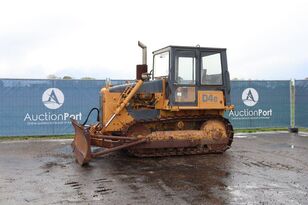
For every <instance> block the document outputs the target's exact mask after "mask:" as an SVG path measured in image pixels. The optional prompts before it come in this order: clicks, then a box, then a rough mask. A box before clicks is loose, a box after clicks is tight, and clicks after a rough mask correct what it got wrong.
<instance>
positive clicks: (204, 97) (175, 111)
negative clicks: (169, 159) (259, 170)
mask: <svg viewBox="0 0 308 205" xmlns="http://www.w3.org/2000/svg"><path fill="white" fill-rule="evenodd" d="M138 45H139V46H140V47H141V48H142V53H143V55H142V64H141V65H137V69H136V81H135V82H134V83H128V84H125V85H118V86H106V87H104V88H102V89H101V91H100V92H101V96H102V97H101V102H100V104H101V107H100V109H98V108H93V109H92V110H91V111H90V113H89V115H88V117H87V119H86V121H85V122H84V123H83V124H79V123H78V122H77V121H76V120H74V119H71V121H72V125H73V127H74V129H75V137H74V140H73V142H72V147H73V152H74V154H75V157H76V161H77V162H78V163H79V164H80V165H84V164H87V163H88V162H89V161H90V160H91V159H92V158H96V157H99V156H104V155H106V154H108V153H110V152H113V151H117V150H122V149H124V150H126V151H127V152H128V153H129V154H131V155H134V156H137V157H157V156H159V157H162V156H174V155H192V154H206V153H223V152H224V151H226V150H227V149H229V148H230V147H231V144H232V141H233V128H232V125H231V124H230V122H229V121H228V120H227V119H225V118H224V117H223V115H224V111H225V110H230V109H233V107H234V106H233V105H231V103H230V78H229V72H228V69H227V62H226V49H221V48H206V47H180V46H168V47H165V48H162V49H160V50H158V51H154V52H153V54H154V59H153V64H154V66H153V69H152V70H151V72H149V73H148V67H147V63H146V62H147V58H146V55H147V47H146V46H145V45H144V44H143V43H141V42H138ZM196 62H201V63H196ZM94 110H96V111H97V113H98V116H97V123H96V124H93V125H86V123H87V121H88V118H89V116H90V115H91V113H92V111H94ZM99 110H102V113H101V115H100V112H99ZM92 147H101V148H104V149H97V150H95V151H94V150H92Z"/></svg>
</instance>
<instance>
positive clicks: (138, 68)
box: [136, 41, 148, 80]
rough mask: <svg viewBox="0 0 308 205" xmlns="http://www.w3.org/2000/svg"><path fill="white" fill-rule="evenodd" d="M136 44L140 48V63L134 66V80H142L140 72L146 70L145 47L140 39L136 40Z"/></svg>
mask: <svg viewBox="0 0 308 205" xmlns="http://www.w3.org/2000/svg"><path fill="white" fill-rule="evenodd" d="M138 46H139V47H140V48H142V64H141V65H137V68H136V80H142V74H143V73H147V72H148V65H147V47H146V45H144V44H143V43H141V42H140V41H138Z"/></svg>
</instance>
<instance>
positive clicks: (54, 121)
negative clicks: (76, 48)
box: [0, 79, 308, 136]
mask: <svg viewBox="0 0 308 205" xmlns="http://www.w3.org/2000/svg"><path fill="white" fill-rule="evenodd" d="M125 82H127V80H111V83H112V84H113V85H115V84H123V83H125ZM105 83H106V82H105V80H28V79H27V80H19V79H0V99H1V100H0V136H34V135H64V134H72V133H73V128H72V126H71V124H70V120H69V119H70V117H73V118H75V119H76V120H78V121H81V122H83V121H84V120H85V119H86V117H87V114H88V112H89V110H90V109H91V108H93V107H99V92H100V90H101V88H102V87H104V86H105ZM290 83H291V81H232V82H231V101H232V103H233V104H234V105H235V109H234V110H232V111H228V112H226V114H225V117H227V118H229V119H230V121H231V123H232V124H233V126H234V127H235V128H269V127H289V126H290V122H291V111H290V109H291V107H292V106H291V100H290V99H291V98H290V85H291V84H290ZM295 90H296V92H295V107H296V109H295V111H296V112H295V116H296V117H295V122H296V126H299V127H308V121H307V120H306V119H307V117H308V81H295ZM92 117H93V118H91V119H90V121H93V122H94V121H95V119H94V116H92Z"/></svg>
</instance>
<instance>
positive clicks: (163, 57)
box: [154, 51, 169, 78]
mask: <svg viewBox="0 0 308 205" xmlns="http://www.w3.org/2000/svg"><path fill="white" fill-rule="evenodd" d="M168 73H169V52H168V51H167V52H164V53H160V54H156V55H155V56H154V78H162V77H166V76H168Z"/></svg>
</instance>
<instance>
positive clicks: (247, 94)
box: [242, 88, 259, 107]
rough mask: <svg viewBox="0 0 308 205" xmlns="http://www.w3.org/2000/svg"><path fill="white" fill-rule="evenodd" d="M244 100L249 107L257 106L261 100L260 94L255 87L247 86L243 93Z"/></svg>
mask: <svg viewBox="0 0 308 205" xmlns="http://www.w3.org/2000/svg"><path fill="white" fill-rule="evenodd" d="M242 100H243V103H244V104H245V105H247V106H249V107H252V106H255V105H256V104H257V103H258V101H259V94H258V92H257V91H256V90H255V89H254V88H246V89H245V90H244V91H243V93H242Z"/></svg>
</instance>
